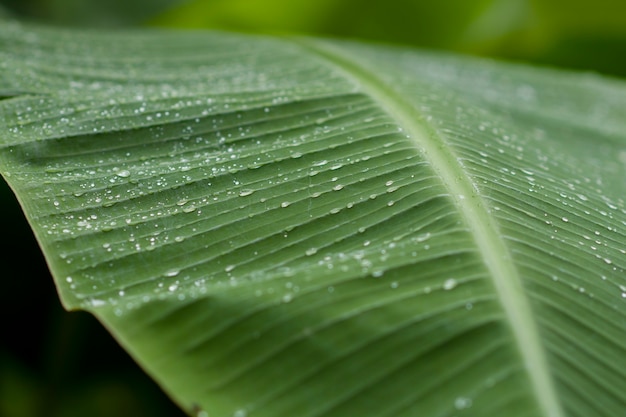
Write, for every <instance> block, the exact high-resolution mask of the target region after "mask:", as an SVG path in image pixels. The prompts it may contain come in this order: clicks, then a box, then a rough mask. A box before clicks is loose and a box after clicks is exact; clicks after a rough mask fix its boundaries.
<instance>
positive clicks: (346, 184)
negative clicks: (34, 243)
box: [0, 22, 626, 417]
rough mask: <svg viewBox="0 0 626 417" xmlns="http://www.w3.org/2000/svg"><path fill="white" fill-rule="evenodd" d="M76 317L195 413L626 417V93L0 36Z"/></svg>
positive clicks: (267, 43) (475, 68)
mask: <svg viewBox="0 0 626 417" xmlns="http://www.w3.org/2000/svg"><path fill="white" fill-rule="evenodd" d="M0 96H4V97H5V99H4V100H2V101H0V123H1V125H0V127H1V133H0V167H1V169H2V173H3V175H4V177H5V178H6V180H7V182H8V183H9V184H10V186H11V187H12V188H13V190H14V191H15V193H16V195H17V197H18V199H19V200H20V202H21V204H22V206H23V207H24V210H25V213H26V215H27V217H28V219H29V221H30V223H31V225H32V227H33V230H34V232H35V234H36V236H37V238H38V240H39V242H40V245H41V247H42V249H43V252H44V255H45V256H46V259H47V261H48V264H49V265H50V269H51V271H52V273H53V275H54V278H55V281H56V284H57V288H58V291H59V294H60V297H61V300H62V302H63V304H64V305H65V306H66V308H68V309H84V310H87V311H90V312H92V313H93V314H94V315H95V316H96V317H98V319H99V320H100V321H101V322H102V323H103V324H104V325H105V326H107V328H108V329H109V330H110V331H111V333H112V334H113V336H114V337H116V338H117V339H118V340H119V342H120V343H121V344H122V345H123V346H124V347H125V348H126V349H127V350H128V351H129V352H130V353H131V354H132V355H133V357H134V358H135V359H136V360H137V361H138V362H139V363H140V364H141V365H142V366H143V367H144V368H145V369H146V371H147V372H148V373H150V375H152V376H153V377H154V378H155V379H156V380H157V381H158V382H159V383H160V384H161V386H162V387H163V388H164V390H166V391H167V392H168V393H169V394H170V395H171V396H172V398H173V399H174V400H176V401H177V402H178V403H179V404H180V405H181V407H183V408H184V409H186V410H189V411H190V412H193V413H195V414H197V415H199V416H206V415H209V416H218V417H220V416H235V417H244V416H259V417H260V416H268V417H269V416H273V417H276V416H293V415H297V416H303V417H322V416H324V417H330V416H357V415H358V416H407V417H408V416H429V417H430V416H457V415H458V416H502V415H507V416H513V417H517V416H546V417H548V416H549V417H564V416H581V417H582V416H592V415H593V416H620V415H622V413H623V410H624V409H625V408H626V394H625V393H626V371H625V370H624V369H625V368H624V366H623V365H624V359H623V358H624V357H625V355H626V314H625V306H626V304H625V303H626V300H625V299H626V277H625V274H624V267H625V266H626V260H625V259H626V256H625V255H626V232H625V228H626V203H625V202H624V198H623V196H624V195H626V185H625V183H624V180H623V179H624V178H625V177H626V134H625V133H624V132H626V110H625V109H626V85H625V84H624V83H623V82H622V81H616V80H611V79H605V78H600V77H598V76H595V75H590V74H575V73H568V72H562V71H554V70H547V69H533V68H529V67H524V66H516V65H510V64H503V63H496V62H491V61H480V60H474V59H469V58H466V57H455V56H449V55H443V54H437V53H431V52H425V51H416V50H411V49H402V48H392V47H388V46H373V45H364V44H359V43H350V42H340V41H328V40H320V39H298V38H271V37H252V36H244V35H236V34H227V33H219V32H162V31H136V32H125V33H120V32H115V33H113V32H106V33H102V32H100V33H96V32H86V31H83V32H80V31H65V30H60V29H49V28H41V27H34V26H23V25H21V24H18V23H14V22H7V23H6V25H4V26H3V27H2V29H1V30H0Z"/></svg>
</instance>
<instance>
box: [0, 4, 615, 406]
mask: <svg viewBox="0 0 626 417" xmlns="http://www.w3.org/2000/svg"><path fill="white" fill-rule="evenodd" d="M0 13H4V14H11V15H13V16H15V17H17V18H20V19H24V20H33V21H37V22H40V23H46V24H54V25H61V26H75V27H76V26H77V27H107V28H117V27H128V26H160V27H168V28H217V29H227V30H235V31H245V32H261V33H299V34H311V35H320V36H329V37H347V38H356V39H363V40H371V41H376V42H386V43H396V44H405V45H412V46H417V47H425V48H433V49H441V50H447V51H453V52H459V53H464V54H473V55H479V56H487V57H494V58H500V59H509V60H515V61H519V62H527V63H534V64H540V65H549V66H557V67H566V68H575V69H582V70H586V71H594V72H600V73H604V74H607V75H610V76H617V77H626V2H625V1H623V0H596V1H594V2H589V1H587V0H569V1H565V0H500V1H494V0H442V1H430V0H428V1H427V0H424V1H419V0H386V1H384V2H383V1H371V2H363V1H362V0H299V1H293V0H187V1H185V0H107V1H103V0H0ZM0 134H1V132H0ZM0 204H1V206H0V210H1V214H2V216H1V217H0V219H1V220H0V221H1V223H0V226H1V228H2V239H0V261H1V262H2V273H1V279H2V287H1V288H2V289H1V290H0V320H1V321H0V323H1V324H2V339H1V341H0V416H2V417H35V416H48V417H73V416H94V417H100V416H102V417H105V416H115V417H126V416H128V417H130V416H133V417H142V416H151V417H159V416H174V417H175V416H182V415H184V414H183V413H182V411H180V410H179V409H178V408H177V407H176V406H175V405H174V404H173V403H172V402H171V401H169V399H168V398H167V397H166V396H165V395H164V394H163V393H162V392H161V391H160V388H159V387H158V386H157V385H156V384H155V383H154V382H153V381H152V380H151V379H150V378H149V377H148V376H146V375H145V374H144V373H143V371H142V370H141V369H140V368H139V367H138V366H137V365H136V364H135V362H134V361H133V360H132V359H131V358H130V357H129V356H128V354H127V353H125V352H124V351H123V350H122V349H121V348H120V347H119V346H118V344H117V343H116V342H115V340H113V338H112V337H111V336H110V335H109V334H108V333H107V331H106V330H105V329H104V328H103V327H102V326H101V325H100V324H99V323H98V322H97V321H96V320H95V319H94V318H93V317H92V316H91V315H89V314H87V313H83V312H73V313H67V312H65V311H64V310H63V308H62V307H61V305H60V302H59V299H58V297H57V294H56V290H55V288H54V283H53V280H52V278H51V276H50V274H49V272H48V269H47V267H46V264H45V261H44V259H43V256H42V255H41V252H40V251H39V248H38V246H37V243H36V242H35V239H34V237H33V235H32V232H31V230H30V228H29V226H28V224H27V223H26V221H25V219H24V216H23V215H22V212H21V209H20V207H19V205H18V203H17V202H16V200H15V198H14V196H13V194H12V193H11V191H10V190H9V189H8V187H7V186H6V184H4V182H3V181H0Z"/></svg>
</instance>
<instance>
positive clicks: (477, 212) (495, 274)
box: [294, 39, 565, 417]
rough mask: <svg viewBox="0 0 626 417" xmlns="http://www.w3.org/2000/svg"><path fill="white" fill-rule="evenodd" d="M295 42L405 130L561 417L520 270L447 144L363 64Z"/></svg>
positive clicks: (550, 411) (542, 391)
mask: <svg viewBox="0 0 626 417" xmlns="http://www.w3.org/2000/svg"><path fill="white" fill-rule="evenodd" d="M294 42H295V43H297V44H298V45H300V46H301V47H303V48H304V49H306V50H307V51H308V52H309V53H312V54H314V55H315V56H317V57H318V58H319V59H320V60H321V61H323V64H324V65H327V66H332V67H333V68H334V69H335V70H337V71H339V72H340V73H341V74H343V76H344V77H345V78H346V79H348V80H350V81H352V82H353V83H356V84H358V86H359V87H360V88H361V90H362V91H363V92H364V93H365V94H367V95H368V96H370V97H371V98H372V100H373V101H374V102H376V103H378V104H379V105H380V106H381V108H382V110H383V111H384V112H385V113H386V114H387V115H389V116H390V117H391V118H393V119H394V120H395V121H396V122H397V123H398V125H399V126H400V127H402V128H403V130H404V132H406V133H407V134H408V135H409V137H410V139H411V140H412V141H413V142H414V143H415V146H416V148H418V149H419V150H420V151H421V152H422V153H423V156H424V158H425V159H426V160H427V161H428V162H429V163H430V165H431V167H432V168H433V170H434V171H435V173H436V174H437V175H438V177H439V178H440V179H441V181H442V183H443V185H444V187H445V188H446V189H447V190H448V191H449V192H450V198H451V200H452V201H453V203H454V205H455V206H456V207H457V209H458V211H459V213H460V215H461V216H462V217H463V218H464V220H465V223H466V225H467V227H468V228H469V229H470V232H471V234H472V235H473V236H474V240H475V242H476V244H477V246H478V248H479V253H480V254H481V256H482V258H483V261H484V263H485V266H486V267H487V269H488V271H489V273H490V277H491V279H492V282H493V285H494V288H495V290H496V293H497V295H498V299H499V300H500V303H501V305H502V309H503V311H504V313H505V315H506V318H507V320H508V323H509V326H510V328H511V333H512V336H513V338H514V340H515V343H516V345H517V348H518V351H519V353H520V356H521V359H522V361H523V362H524V366H525V369H526V371H527V373H528V377H529V380H530V383H531V385H532V389H533V392H534V395H535V397H536V399H537V403H538V405H539V407H540V409H541V410H542V412H543V415H545V416H549V417H564V416H565V414H564V412H563V410H562V407H561V404H560V401H559V399H558V395H557V393H556V389H555V386H554V383H553V380H552V376H551V374H550V372H549V371H548V369H549V368H548V361H547V358H546V355H545V351H544V348H543V345H542V343H541V340H540V336H539V330H538V328H537V325H536V322H535V319H534V317H533V312H532V309H531V306H530V302H529V300H528V298H527V297H526V296H525V291H524V288H523V285H522V280H521V277H520V275H519V272H518V270H517V268H515V266H514V264H513V261H512V256H511V254H510V252H509V250H508V248H507V246H506V243H505V242H504V240H503V239H502V237H501V234H500V232H499V228H498V226H497V224H496V222H495V220H494V218H493V217H492V215H491V214H490V210H489V208H488V204H487V202H486V201H485V200H484V199H483V198H482V196H481V195H480V193H479V192H478V188H477V187H476V185H475V184H474V182H473V181H472V179H471V177H470V175H469V174H468V172H467V171H466V170H465V169H464V168H463V166H462V165H461V164H460V162H459V160H458V159H457V157H456V155H455V154H454V152H453V150H452V149H451V146H450V145H449V144H448V143H446V141H445V140H444V138H443V137H441V136H440V135H439V134H438V132H437V131H436V130H435V129H433V128H432V127H430V126H428V125H427V124H426V123H420V121H422V120H423V117H422V116H421V115H420V113H419V112H418V111H417V110H416V109H415V107H414V106H413V105H411V104H410V102H409V101H408V100H406V99H405V98H404V97H402V95H401V94H399V93H398V92H397V91H396V90H394V89H393V88H392V87H390V86H389V85H387V84H386V83H385V82H384V81H382V80H381V79H380V78H378V77H376V75H374V74H373V73H372V72H371V71H368V70H367V69H365V67H364V66H361V65H359V64H358V63H356V62H354V61H352V60H350V59H347V58H345V57H344V56H345V54H346V51H345V50H343V49H341V50H340V49H339V48H337V47H336V46H334V45H331V44H328V43H324V42H323V41H321V42H316V41H314V40H310V39H297V40H294Z"/></svg>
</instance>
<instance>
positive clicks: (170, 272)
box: [165, 269, 180, 277]
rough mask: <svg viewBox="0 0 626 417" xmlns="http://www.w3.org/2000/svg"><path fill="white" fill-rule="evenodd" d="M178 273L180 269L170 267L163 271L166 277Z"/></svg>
mask: <svg viewBox="0 0 626 417" xmlns="http://www.w3.org/2000/svg"><path fill="white" fill-rule="evenodd" d="M178 274H180V269H170V270H168V271H167V272H165V276H166V277H175V276H176V275H178Z"/></svg>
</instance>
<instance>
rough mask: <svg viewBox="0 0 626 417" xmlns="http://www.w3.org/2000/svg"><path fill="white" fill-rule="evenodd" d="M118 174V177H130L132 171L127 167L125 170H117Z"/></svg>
mask: <svg viewBox="0 0 626 417" xmlns="http://www.w3.org/2000/svg"><path fill="white" fill-rule="evenodd" d="M116 175H117V176H118V177H122V178H128V177H130V171H128V170H126V169H123V170H121V171H119V172H117V174H116Z"/></svg>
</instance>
